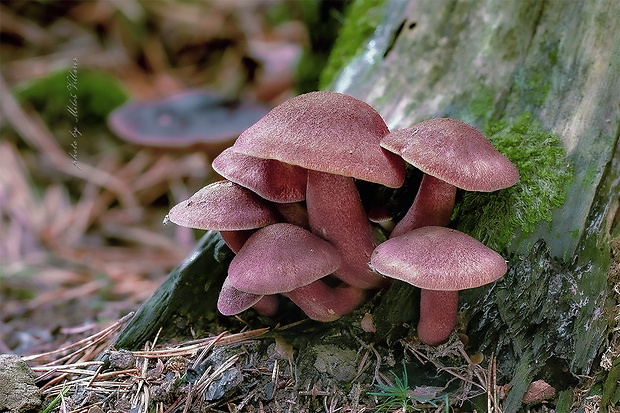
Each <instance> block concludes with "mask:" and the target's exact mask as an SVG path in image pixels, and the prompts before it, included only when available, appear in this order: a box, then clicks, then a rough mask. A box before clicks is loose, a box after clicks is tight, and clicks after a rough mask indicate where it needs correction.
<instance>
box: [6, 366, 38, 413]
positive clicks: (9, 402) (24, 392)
mask: <svg viewBox="0 0 620 413" xmlns="http://www.w3.org/2000/svg"><path fill="white" fill-rule="evenodd" d="M34 379H35V376H34V372H33V371H32V370H31V369H30V367H29V366H28V364H26V362H25V361H23V360H22V359H21V358H20V357H18V356H14V355H11V354H0V411H2V412H4V411H9V412H11V413H21V412H27V411H34V410H38V408H39V407H40V406H41V392H40V390H39V388H38V387H37V386H36V384H35V381H34Z"/></svg>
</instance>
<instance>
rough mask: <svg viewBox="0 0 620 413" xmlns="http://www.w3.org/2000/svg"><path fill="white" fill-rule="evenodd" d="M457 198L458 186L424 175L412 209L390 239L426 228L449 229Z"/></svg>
mask: <svg viewBox="0 0 620 413" xmlns="http://www.w3.org/2000/svg"><path fill="white" fill-rule="evenodd" d="M455 198H456V186H454V185H451V184H449V183H447V182H445V181H442V180H441V179H437V178H435V177H434V176H432V175H428V174H424V176H423V177H422V182H421V183H420V188H419V189H418V193H417V195H416V197H415V200H414V201H413V204H412V205H411V208H409V211H407V214H406V215H405V216H404V217H403V219H401V220H400V221H399V222H398V224H396V226H395V227H394V229H393V230H392V233H391V234H390V238H394V237H398V236H400V235H403V234H405V233H407V232H409V231H411V230H414V229H416V228H420V227H425V226H441V227H447V226H448V224H449V223H450V217H451V216H452V209H453V208H454V200H455Z"/></svg>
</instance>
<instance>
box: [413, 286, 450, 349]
mask: <svg viewBox="0 0 620 413" xmlns="http://www.w3.org/2000/svg"><path fill="white" fill-rule="evenodd" d="M458 296H459V293H458V291H435V290H425V289H422V292H421V296H420V321H419V323H418V337H420V340H421V341H422V342H423V343H426V344H428V345H431V346H436V345H439V344H441V343H444V342H446V340H448V337H449V336H450V333H451V332H452V330H453V329H454V327H456V323H457V317H456V314H457V310H458V304H459V298H458Z"/></svg>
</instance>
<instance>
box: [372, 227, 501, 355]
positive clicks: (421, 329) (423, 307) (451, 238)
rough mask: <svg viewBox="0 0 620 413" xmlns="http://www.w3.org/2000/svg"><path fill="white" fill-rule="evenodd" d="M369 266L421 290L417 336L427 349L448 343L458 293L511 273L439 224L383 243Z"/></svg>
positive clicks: (496, 259) (488, 253) (474, 242)
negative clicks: (507, 272) (429, 346)
mask: <svg viewBox="0 0 620 413" xmlns="http://www.w3.org/2000/svg"><path fill="white" fill-rule="evenodd" d="M370 263H371V266H372V267H373V268H374V269H375V270H376V271H378V272H380V273H381V274H384V275H386V276H388V277H391V278H394V279H398V280H401V281H404V282H406V283H409V284H411V285H413V286H416V287H419V288H421V289H422V291H421V297H420V321H419V323H418V336H419V337H420V340H421V341H422V342H424V343H426V344H429V345H437V344H441V343H443V342H445V341H446V340H447V339H448V336H449V335H450V332H451V331H452V330H453V329H454V327H455V326H456V323H457V309H458V291H459V290H464V289H467V288H475V287H479V286H481V285H484V284H488V283H491V282H493V281H495V280H497V279H498V278H500V277H501V276H502V275H504V274H505V273H506V271H507V266H506V261H505V260H504V258H503V257H502V256H501V255H499V254H498V253H497V252H495V251H493V250H492V249H490V248H488V247H486V246H485V245H484V244H483V243H481V242H480V241H478V240H476V239H474V238H472V237H470V236H469V235H466V234H463V233H462V232H459V231H456V230H454V229H449V228H445V227H439V226H425V227H422V228H418V229H415V230H412V231H409V232H408V233H406V234H404V235H400V236H398V237H394V238H391V239H389V240H387V241H385V242H384V243H382V244H381V245H379V246H378V247H377V248H376V249H375V251H374V252H373V254H372V257H371V261H370Z"/></svg>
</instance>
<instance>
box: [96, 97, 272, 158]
mask: <svg viewBox="0 0 620 413" xmlns="http://www.w3.org/2000/svg"><path fill="white" fill-rule="evenodd" d="M267 111H268V110H267V108H265V107H264V106H261V105H258V104H250V103H231V102H230V101H227V100H226V99H224V98H222V97H221V96H218V95H216V94H214V93H210V92H205V91H195V90H193V91H185V92H181V93H177V94H175V95H172V96H168V97H165V98H163V99H158V100H154V101H150V102H141V103H135V102H132V103H128V104H125V105H123V106H121V107H119V108H117V109H116V110H114V111H113V112H112V113H111V114H110V116H109V118H108V124H109V126H110V129H111V130H112V131H113V132H114V133H116V134H117V135H118V136H119V137H121V138H122V139H125V140H126V141H128V142H131V143H137V144H140V145H146V146H154V147H159V148H191V147H199V148H201V149H204V150H205V151H206V152H207V154H208V155H209V157H210V158H211V159H213V158H214V157H215V156H217V154H219V153H220V152H221V151H222V150H223V149H224V148H226V147H229V146H230V145H232V144H233V143H234V141H235V139H236V138H237V136H239V134H240V133H241V132H243V130H245V129H246V128H247V127H248V126H250V125H252V124H254V123H255V122H256V121H257V120H259V119H260V118H261V117H262V116H264V115H265V114H266V113H267Z"/></svg>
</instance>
